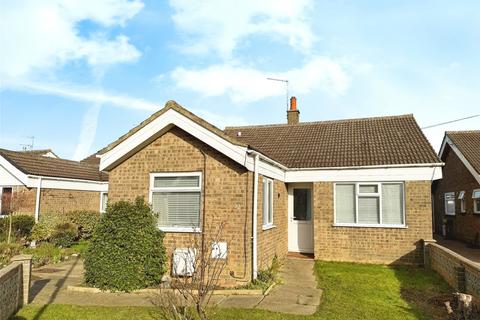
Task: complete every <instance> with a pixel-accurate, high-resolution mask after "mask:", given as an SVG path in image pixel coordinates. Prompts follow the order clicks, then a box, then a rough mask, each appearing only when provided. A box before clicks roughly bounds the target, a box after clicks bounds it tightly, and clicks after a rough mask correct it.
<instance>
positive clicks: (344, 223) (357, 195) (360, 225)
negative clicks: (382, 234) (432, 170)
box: [333, 181, 407, 229]
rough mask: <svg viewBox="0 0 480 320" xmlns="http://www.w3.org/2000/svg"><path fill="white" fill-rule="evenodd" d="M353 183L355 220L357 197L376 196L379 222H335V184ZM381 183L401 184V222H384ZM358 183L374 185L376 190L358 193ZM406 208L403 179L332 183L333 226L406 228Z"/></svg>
mask: <svg viewBox="0 0 480 320" xmlns="http://www.w3.org/2000/svg"><path fill="white" fill-rule="evenodd" d="M344 184H347V185H352V184H353V185H355V221H358V198H359V194H360V197H378V199H379V200H378V201H379V214H380V219H379V221H380V223H378V224H373V223H358V222H354V223H350V222H342V223H340V222H337V211H336V200H335V199H336V190H337V185H344ZM382 184H401V185H402V221H403V223H402V224H384V223H383V221H382V219H383V212H382V210H383V209H382V207H383V206H382ZM360 185H376V186H377V192H375V193H360ZM406 221H407V220H406V209H405V183H404V182H403V181H385V182H357V181H355V182H354V181H351V182H335V183H334V184H333V226H334V227H358V228H396V229H406V228H407V222H406Z"/></svg>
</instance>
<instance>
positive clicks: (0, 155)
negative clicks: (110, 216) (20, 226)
mask: <svg viewBox="0 0 480 320" xmlns="http://www.w3.org/2000/svg"><path fill="white" fill-rule="evenodd" d="M107 192H108V175H107V174H106V173H104V172H100V171H99V170H98V164H96V165H95V164H90V163H87V162H79V161H71V160H65V159H59V158H58V157H57V156H56V155H55V154H54V153H53V152H52V151H51V150H35V151H11V150H5V149H0V195H1V198H0V199H1V200H0V212H1V215H6V214H9V213H10V212H18V213H22V214H29V215H33V216H35V218H36V219H37V220H38V218H39V216H40V215H41V214H42V213H46V212H68V211H72V210H95V211H102V210H104V207H105V204H106V201H107V196H108V195H107Z"/></svg>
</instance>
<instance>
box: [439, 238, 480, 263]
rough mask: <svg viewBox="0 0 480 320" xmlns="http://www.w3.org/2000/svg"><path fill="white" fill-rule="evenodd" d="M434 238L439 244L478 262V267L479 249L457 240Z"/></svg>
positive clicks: (479, 259)
mask: <svg viewBox="0 0 480 320" xmlns="http://www.w3.org/2000/svg"><path fill="white" fill-rule="evenodd" d="M435 240H436V241H437V243H438V244H439V245H441V246H444V247H445V248H448V249H450V250H452V251H454V252H456V253H458V254H459V255H461V256H463V257H465V258H467V259H469V260H471V261H472V262H474V263H476V264H478V266H479V267H480V249H478V248H472V247H470V246H469V245H467V244H465V243H463V242H461V241H457V240H446V239H443V238H441V237H435Z"/></svg>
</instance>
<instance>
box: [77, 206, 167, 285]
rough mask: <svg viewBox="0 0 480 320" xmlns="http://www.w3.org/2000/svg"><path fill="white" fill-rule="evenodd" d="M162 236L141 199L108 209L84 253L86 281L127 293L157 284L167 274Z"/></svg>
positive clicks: (153, 215) (153, 216) (154, 218)
mask: <svg viewBox="0 0 480 320" xmlns="http://www.w3.org/2000/svg"><path fill="white" fill-rule="evenodd" d="M165 264H166V254H165V247H164V246H163V233H162V232H161V231H160V230H158V228H157V224H156V215H155V214H154V213H153V212H152V211H151V209H150V207H149V206H148V205H147V204H146V203H145V201H144V200H143V199H141V198H138V199H137V200H135V202H134V203H131V202H126V201H121V202H117V203H114V204H112V205H110V206H108V208H107V212H106V213H105V214H104V215H102V217H101V218H100V222H99V224H98V226H97V228H96V229H95V231H94V233H93V237H92V240H91V244H90V247H89V248H88V250H87V252H86V254H85V282H86V283H87V284H88V285H90V286H94V287H97V288H100V289H104V290H112V291H126V292H129V291H131V290H135V289H140V288H145V287H149V286H154V285H157V284H159V283H160V282H161V279H162V276H163V274H164V273H165V271H166V266H165Z"/></svg>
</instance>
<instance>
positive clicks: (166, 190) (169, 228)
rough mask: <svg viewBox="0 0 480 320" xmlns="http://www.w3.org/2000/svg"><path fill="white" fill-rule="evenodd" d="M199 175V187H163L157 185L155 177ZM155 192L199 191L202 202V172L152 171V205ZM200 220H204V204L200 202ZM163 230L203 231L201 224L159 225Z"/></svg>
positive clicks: (149, 200)
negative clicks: (191, 225)
mask: <svg viewBox="0 0 480 320" xmlns="http://www.w3.org/2000/svg"><path fill="white" fill-rule="evenodd" d="M191 176H196V177H198V187H175V188H161V187H155V178H159V177H160V178H161V177H191ZM155 192H199V193H200V202H201V201H202V200H201V199H202V197H203V195H202V172H201V171H194V172H153V173H150V190H149V193H148V203H149V204H150V205H152V199H153V194H154V193H155ZM198 221H199V224H201V221H202V204H201V203H200V210H199V213H198ZM159 229H160V230H162V231H163V232H201V227H200V225H199V226H198V227H159Z"/></svg>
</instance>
